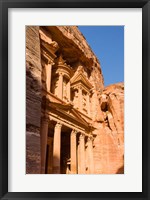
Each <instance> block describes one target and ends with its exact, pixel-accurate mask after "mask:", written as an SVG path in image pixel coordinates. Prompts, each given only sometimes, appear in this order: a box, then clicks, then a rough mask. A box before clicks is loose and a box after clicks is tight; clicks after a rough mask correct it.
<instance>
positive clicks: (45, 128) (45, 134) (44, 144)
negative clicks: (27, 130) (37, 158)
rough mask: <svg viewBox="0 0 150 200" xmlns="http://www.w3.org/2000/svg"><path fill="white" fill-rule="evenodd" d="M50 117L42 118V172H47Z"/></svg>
mask: <svg viewBox="0 0 150 200" xmlns="http://www.w3.org/2000/svg"><path fill="white" fill-rule="evenodd" d="M48 122H49V119H48V117H42V119H41V131H40V134H41V137H40V139H41V174H45V163H46V149H47V137H48Z"/></svg>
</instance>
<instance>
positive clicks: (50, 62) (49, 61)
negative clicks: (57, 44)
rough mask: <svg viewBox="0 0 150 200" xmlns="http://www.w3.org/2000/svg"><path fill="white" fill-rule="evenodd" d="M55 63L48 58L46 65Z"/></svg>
mask: <svg viewBox="0 0 150 200" xmlns="http://www.w3.org/2000/svg"><path fill="white" fill-rule="evenodd" d="M54 64H55V63H54V62H53V60H48V62H47V65H51V66H52V65H54Z"/></svg>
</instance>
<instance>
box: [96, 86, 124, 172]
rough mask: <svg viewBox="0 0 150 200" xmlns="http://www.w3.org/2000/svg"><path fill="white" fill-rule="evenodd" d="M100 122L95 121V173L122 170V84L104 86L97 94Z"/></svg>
mask: <svg viewBox="0 0 150 200" xmlns="http://www.w3.org/2000/svg"><path fill="white" fill-rule="evenodd" d="M99 102H100V108H101V122H100V123H98V122H97V123H96V127H97V130H96V133H97V137H96V138H95V142H94V144H95V148H94V156H95V170H96V173H104V174H105V173H106V174H109V173H110V174H114V173H123V172H124V84H123V83H118V84H113V85H110V86H107V87H106V88H104V90H103V93H102V94H101V95H99Z"/></svg>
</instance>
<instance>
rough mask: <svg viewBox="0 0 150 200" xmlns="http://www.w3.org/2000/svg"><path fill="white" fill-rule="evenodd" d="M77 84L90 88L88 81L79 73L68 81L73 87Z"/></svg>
mask: <svg viewBox="0 0 150 200" xmlns="http://www.w3.org/2000/svg"><path fill="white" fill-rule="evenodd" d="M79 82H81V83H82V84H83V85H84V86H86V87H87V88H89V89H91V88H92V84H91V83H90V82H89V80H88V79H87V78H86V76H85V75H84V74H83V72H79V73H77V74H75V75H74V76H73V77H72V78H71V80H70V83H71V85H75V84H77V83H79Z"/></svg>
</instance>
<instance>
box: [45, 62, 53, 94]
mask: <svg viewBox="0 0 150 200" xmlns="http://www.w3.org/2000/svg"><path fill="white" fill-rule="evenodd" d="M45 69H46V89H47V91H48V92H50V89H51V76H52V64H51V63H48V64H46V65H45Z"/></svg>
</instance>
